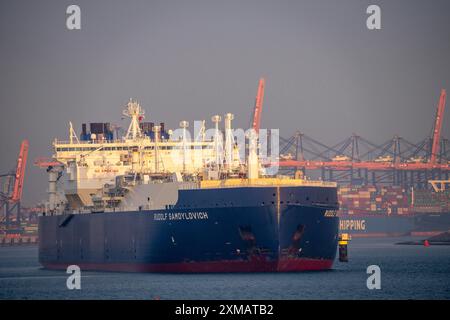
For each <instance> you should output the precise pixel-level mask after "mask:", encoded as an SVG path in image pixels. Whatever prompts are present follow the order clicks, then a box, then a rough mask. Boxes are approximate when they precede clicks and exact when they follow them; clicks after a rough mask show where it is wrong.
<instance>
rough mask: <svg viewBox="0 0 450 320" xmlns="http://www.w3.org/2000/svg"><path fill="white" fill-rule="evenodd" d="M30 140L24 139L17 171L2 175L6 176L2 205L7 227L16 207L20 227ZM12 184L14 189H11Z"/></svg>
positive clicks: (0, 205)
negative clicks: (21, 202)
mask: <svg viewBox="0 0 450 320" xmlns="http://www.w3.org/2000/svg"><path fill="white" fill-rule="evenodd" d="M28 148H29V143H28V140H23V141H22V144H21V146H20V152H19V157H18V158H17V165H16V169H15V172H14V171H12V172H10V173H7V174H3V175H1V177H5V178H6V181H5V183H4V188H3V189H4V190H3V192H1V198H0V207H1V208H2V209H3V208H4V213H5V222H6V228H7V229H9V227H10V216H11V214H12V212H13V210H14V209H16V212H17V216H16V223H17V227H20V220H21V216H20V201H21V199H22V193H23V183H24V179H25V169H26V165H27V158H28ZM11 186H12V190H11Z"/></svg>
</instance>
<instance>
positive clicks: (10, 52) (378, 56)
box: [0, 0, 450, 204]
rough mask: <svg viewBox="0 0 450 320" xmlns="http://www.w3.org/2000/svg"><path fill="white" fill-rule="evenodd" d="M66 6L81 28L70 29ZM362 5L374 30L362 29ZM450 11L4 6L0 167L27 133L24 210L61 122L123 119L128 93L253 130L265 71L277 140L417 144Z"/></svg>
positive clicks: (165, 109)
mask: <svg viewBox="0 0 450 320" xmlns="http://www.w3.org/2000/svg"><path fill="white" fill-rule="evenodd" d="M70 4H77V5H79V6H80V7H81V30H78V31H69V30H67V29H66V17H67V15H66V8H67V6H68V5H70ZM370 4H377V5H379V6H380V7H381V10H382V30H379V31H369V30H368V29H367V28H366V19H367V14H366V8H367V7H368V6H369V5H370ZM449 16H450V1H448V0H433V1H425V0H421V1H412V0H409V1H407V0H404V1H402V0H391V1H379V0H370V1H366V0H340V1H336V0H328V1H318V0H308V1H301V0H296V1H279V0H278V1H275V0H272V1H266V0H240V1H236V0H231V1H230V0H226V1H225V0H221V1H212V0H204V1H197V0H195V1H190V0H180V1H171V0H165V1H100V0H96V1H92V0H90V1H79V0H74V1H61V0H59V1H56V0H55V1H47V0H40V1H31V0H30V1H21V0H1V2H0V40H1V50H0V106H1V111H2V113H1V115H0V130H1V131H0V134H1V136H0V139H1V140H0V141H1V145H0V146H1V149H0V150H1V158H0V173H4V172H6V171H8V170H10V169H12V168H13V167H14V166H15V160H16V158H17V153H18V151H19V144H20V141H21V140H22V139H23V138H28V139H29V140H30V155H29V157H30V158H29V160H30V161H29V165H28V168H27V176H26V182H25V190H24V200H25V201H24V202H25V204H32V203H35V202H37V201H39V200H42V199H44V198H45V197H46V194H45V192H46V189H47V183H46V178H47V176H46V173H45V171H44V170H41V169H38V168H35V167H33V166H32V160H33V159H34V158H36V157H38V156H49V155H51V153H50V145H51V141H52V140H53V138H55V137H59V138H66V137H67V127H68V121H69V120H70V121H72V122H73V123H74V125H75V128H76V129H77V130H78V131H79V130H80V127H81V123H82V122H107V121H111V122H115V123H118V124H125V123H124V121H122V120H120V118H121V110H122V106H123V105H124V104H125V103H126V102H127V101H128V99H129V98H130V97H134V98H137V99H138V100H139V101H140V102H141V104H142V105H143V107H144V108H145V109H146V112H147V120H149V121H155V122H159V121H164V122H166V123H167V125H168V126H169V127H175V126H177V124H178V122H179V120H184V119H186V120H189V121H191V123H192V121H193V120H200V119H207V120H209V119H210V117H211V115H213V114H217V113H219V114H224V113H226V112H231V113H234V114H235V117H236V120H235V122H234V125H235V126H238V127H248V125H249V123H250V115H251V111H252V107H253V103H254V96H255V94H256V87H257V82H258V78H259V77H260V76H265V77H266V95H265V103H264V110H263V115H262V125H263V127H268V128H280V132H281V135H282V136H285V137H289V136H290V135H292V133H293V132H294V131H296V130H297V129H300V130H301V131H303V132H305V133H306V134H308V135H309V136H312V137H314V138H316V139H318V140H320V141H323V142H325V143H328V144H334V143H336V142H339V141H341V140H343V139H344V138H345V137H347V136H349V135H351V134H352V133H353V132H356V133H358V134H359V135H361V136H363V137H365V138H367V139H369V140H371V141H374V142H376V143H382V142H384V141H385V140H387V139H389V138H390V137H392V136H393V135H394V134H399V135H401V136H403V137H405V138H407V139H408V140H411V141H419V140H421V139H422V138H424V137H425V136H427V135H429V134H430V131H431V128H432V125H433V120H434V114H435V108H436V105H437V101H438V98H439V92H440V89H441V88H446V89H447V90H450V18H449ZM449 111H450V110H449ZM449 113H450V112H447V114H446V115H445V120H444V121H445V122H444V129H443V130H444V135H445V136H447V137H449V138H450V134H449V133H450V129H449V128H450V125H449V124H450V123H449V122H450V115H449Z"/></svg>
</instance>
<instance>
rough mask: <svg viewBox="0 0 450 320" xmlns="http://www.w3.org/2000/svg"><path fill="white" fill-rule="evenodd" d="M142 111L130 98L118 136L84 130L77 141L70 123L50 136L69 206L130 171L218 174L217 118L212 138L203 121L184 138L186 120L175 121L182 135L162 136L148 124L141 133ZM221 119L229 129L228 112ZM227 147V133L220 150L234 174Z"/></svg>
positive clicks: (88, 200)
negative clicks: (61, 135)
mask: <svg viewBox="0 0 450 320" xmlns="http://www.w3.org/2000/svg"><path fill="white" fill-rule="evenodd" d="M144 113H145V112H144V110H143V109H142V108H141V106H140V105H139V104H138V103H137V102H136V101H132V100H130V102H129V103H128V104H127V107H126V110H124V115H126V116H128V117H130V119H131V120H130V124H129V127H128V130H127V132H126V134H125V135H124V136H123V137H114V138H113V139H106V138H105V137H104V136H103V135H99V134H89V135H88V136H89V137H88V138H84V139H83V137H81V138H80V139H78V138H77V135H76V133H75V131H74V129H73V127H72V124H71V123H70V128H69V141H59V140H56V139H55V140H54V142H53V149H54V155H53V158H54V159H55V160H57V161H59V162H61V163H62V164H63V165H64V171H65V172H64V173H65V174H64V175H63V176H64V179H63V184H64V194H65V196H66V198H67V201H68V206H69V207H70V208H72V209H74V208H80V207H85V206H92V205H93V202H92V199H93V197H94V198H95V196H96V195H97V194H99V193H101V191H102V190H103V189H104V188H105V187H106V188H111V187H114V186H116V184H117V181H116V180H117V177H119V176H130V175H131V176H132V175H135V176H139V177H143V178H142V179H143V180H145V179H150V178H149V177H150V176H155V175H158V174H161V175H164V174H173V173H179V176H181V177H182V178H181V179H182V180H183V177H186V176H189V175H191V176H193V175H195V176H200V175H209V174H210V171H211V170H213V171H214V170H215V171H216V172H220V170H222V167H223V168H225V163H224V162H225V160H224V158H223V143H222V141H221V140H222V139H220V133H219V129H218V122H219V121H220V120H219V119H220V117H219V116H215V117H214V120H215V121H214V122H215V132H214V135H213V137H211V138H207V137H206V135H205V129H204V122H203V127H202V129H201V130H200V134H199V135H198V136H197V137H195V139H193V140H191V139H186V129H187V127H188V123H187V122H186V121H182V122H181V127H182V128H181V130H182V135H181V136H178V137H175V136H173V135H172V134H170V133H171V132H172V131H171V130H165V132H166V133H168V134H166V135H165V136H163V132H161V130H162V128H161V127H160V126H157V125H155V126H153V128H152V131H153V134H152V135H153V137H151V136H149V135H147V134H145V133H144V132H143V131H142V130H141V128H140V123H141V121H142V119H143V117H144ZM225 117H226V119H228V121H227V130H230V129H231V119H232V118H233V117H232V115H231V114H227V115H226V116H225ZM217 120H219V121H217ZM219 140H220V141H219ZM232 145H233V142H232V141H231V137H230V135H229V134H228V135H227V144H226V147H227V150H226V152H225V154H226V156H227V157H226V160H227V162H230V163H227V164H226V168H227V172H235V173H236V174H238V172H240V171H242V170H243V168H242V166H241V165H240V163H241V161H240V159H239V153H238V152H236V151H235V152H230V151H231V149H232V147H231V146H232ZM217 161H219V163H217ZM217 174H219V173H217ZM146 176H147V178H146Z"/></svg>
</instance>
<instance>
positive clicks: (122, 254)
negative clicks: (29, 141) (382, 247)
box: [39, 101, 339, 272]
mask: <svg viewBox="0 0 450 320" xmlns="http://www.w3.org/2000/svg"><path fill="white" fill-rule="evenodd" d="M124 114H125V115H127V116H129V117H130V118H131V122H130V126H129V128H128V131H127V133H126V135H125V136H124V137H122V138H121V139H118V137H117V136H116V137H114V133H113V130H112V128H111V126H110V125H109V124H98V123H96V124H92V123H91V126H90V132H88V130H87V127H86V125H83V126H82V133H81V135H80V138H78V135H77V134H76V133H75V131H74V129H73V127H72V125H70V129H69V138H70V139H69V141H67V142H61V141H57V140H55V141H54V143H53V148H54V155H53V159H52V160H51V161H49V162H48V167H47V172H48V173H49V201H48V205H47V208H46V210H45V212H44V213H43V214H42V215H41V216H40V217H39V261H40V263H41V264H42V265H43V266H44V267H45V268H50V269H65V268H66V267H67V266H68V265H73V264H75V265H78V266H80V268H82V269H83V270H108V271H134V272H276V271H280V272H283V271H303V270H323V269H329V268H331V267H332V264H333V261H334V258H335V255H336V249H337V243H338V229H339V218H338V217H337V210H338V200H337V188H336V184H335V183H333V182H323V181H312V180H309V179H306V178H305V177H303V176H296V177H295V178H290V177H285V176H279V175H273V174H272V175H268V174H267V172H265V171H264V169H263V167H262V166H261V165H260V155H259V154H258V147H257V140H256V139H255V136H254V135H250V136H248V140H249V141H248V142H249V143H248V150H247V151H246V152H244V155H245V156H244V159H245V160H242V157H241V153H240V150H239V146H238V144H237V143H236V141H235V139H234V138H235V137H234V136H233V135H232V134H230V129H231V120H232V119H233V115H231V114H227V115H225V142H224V143H223V140H222V139H221V137H222V134H221V133H222V131H221V130H219V122H220V121H221V117H220V116H214V117H213V118H212V120H213V122H214V124H215V129H214V130H212V134H211V135H210V138H209V137H207V133H206V130H205V128H204V122H202V126H201V128H200V130H199V132H198V134H196V135H195V137H196V139H195V140H193V141H191V140H188V139H186V136H187V135H186V128H187V127H188V123H187V122H186V121H182V122H181V123H180V127H181V132H182V135H181V136H178V137H175V133H174V132H173V131H171V130H165V129H164V126H163V124H161V125H159V126H157V125H154V124H153V123H145V122H142V119H143V114H144V112H143V110H142V109H141V107H140V105H139V104H138V103H137V102H133V101H130V102H129V103H128V105H127V109H126V110H125V112H124ZM244 147H245V145H244ZM63 177H64V178H63Z"/></svg>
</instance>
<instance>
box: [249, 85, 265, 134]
mask: <svg viewBox="0 0 450 320" xmlns="http://www.w3.org/2000/svg"><path fill="white" fill-rule="evenodd" d="M264 86H265V80H264V78H260V79H259V84H258V91H257V93H256V99H255V108H254V109H253V122H252V129H254V130H255V132H256V134H258V133H259V128H260V127H261V112H262V107H263V102H264Z"/></svg>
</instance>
